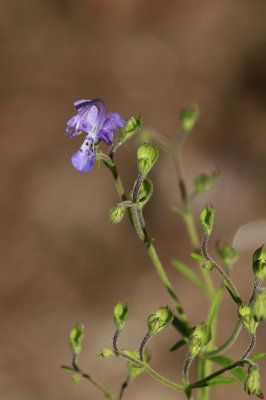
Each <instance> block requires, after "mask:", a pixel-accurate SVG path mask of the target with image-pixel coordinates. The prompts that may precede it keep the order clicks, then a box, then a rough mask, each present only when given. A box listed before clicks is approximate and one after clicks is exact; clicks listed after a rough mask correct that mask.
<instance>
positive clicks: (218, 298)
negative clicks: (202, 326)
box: [206, 288, 223, 327]
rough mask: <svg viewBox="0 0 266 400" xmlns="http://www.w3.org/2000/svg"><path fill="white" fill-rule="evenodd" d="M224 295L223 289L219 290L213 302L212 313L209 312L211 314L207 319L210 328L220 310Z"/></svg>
mask: <svg viewBox="0 0 266 400" xmlns="http://www.w3.org/2000/svg"><path fill="white" fill-rule="evenodd" d="M222 294H223V291H222V289H221V288H220V289H218V290H217V292H216V294H215V296H214V299H213V301H212V304H211V308H210V311H209V314H208V317H207V321H206V325H207V326H209V327H211V325H212V323H213V320H214V318H215V316H216V314H217V312H218V310H219V306H220V303H221V299H222Z"/></svg>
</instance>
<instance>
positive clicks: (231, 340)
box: [202, 321, 242, 358]
mask: <svg viewBox="0 0 266 400" xmlns="http://www.w3.org/2000/svg"><path fill="white" fill-rule="evenodd" d="M241 329H242V324H241V322H240V321H238V322H237V324H236V326H235V329H234V331H233V333H232V335H231V336H230V338H229V339H228V340H227V341H226V342H225V343H224V344H223V345H222V346H220V347H218V349H216V350H212V351H209V352H206V353H204V354H203V355H202V357H203V358H211V357H215V356H217V355H219V354H222V353H224V352H225V351H226V350H227V349H229V348H230V347H231V346H232V345H233V344H234V343H235V341H236V339H237V337H238V335H239V333H240V331H241Z"/></svg>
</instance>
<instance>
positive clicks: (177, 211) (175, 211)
mask: <svg viewBox="0 0 266 400" xmlns="http://www.w3.org/2000/svg"><path fill="white" fill-rule="evenodd" d="M170 210H171V211H172V212H173V213H174V214H176V215H178V216H179V217H181V218H182V219H184V218H185V214H184V212H183V211H182V210H179V208H177V207H174V206H171V207H170Z"/></svg>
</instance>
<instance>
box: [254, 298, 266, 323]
mask: <svg viewBox="0 0 266 400" xmlns="http://www.w3.org/2000/svg"><path fill="white" fill-rule="evenodd" d="M252 316H253V318H254V320H255V321H256V322H262V321H263V320H264V319H266V293H264V292H261V291H259V292H258V294H257V296H256V297H255V300H254V303H253V306H252Z"/></svg>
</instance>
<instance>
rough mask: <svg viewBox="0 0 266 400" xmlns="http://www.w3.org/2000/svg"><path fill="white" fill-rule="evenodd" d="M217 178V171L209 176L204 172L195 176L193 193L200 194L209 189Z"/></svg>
mask: <svg viewBox="0 0 266 400" xmlns="http://www.w3.org/2000/svg"><path fill="white" fill-rule="evenodd" d="M218 178H219V172H213V173H212V174H211V175H209V176H208V175H206V174H201V175H198V176H196V178H195V181H194V185H195V194H201V193H204V192H205V191H206V190H208V189H210V188H211V187H212V186H213V185H214V184H215V183H216V181H217V179H218Z"/></svg>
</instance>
